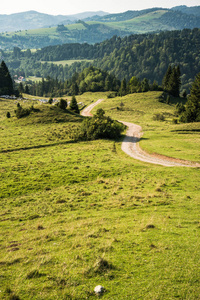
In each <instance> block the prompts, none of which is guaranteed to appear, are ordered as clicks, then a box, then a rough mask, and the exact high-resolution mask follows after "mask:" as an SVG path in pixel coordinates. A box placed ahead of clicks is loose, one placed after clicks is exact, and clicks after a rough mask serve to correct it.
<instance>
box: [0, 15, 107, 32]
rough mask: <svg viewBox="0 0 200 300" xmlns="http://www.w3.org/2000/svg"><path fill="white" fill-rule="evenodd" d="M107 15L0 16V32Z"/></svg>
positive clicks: (69, 22)
mask: <svg viewBox="0 0 200 300" xmlns="http://www.w3.org/2000/svg"><path fill="white" fill-rule="evenodd" d="M106 14H108V13H106V12H103V11H96V12H83V13H79V14H75V15H66V16H65V15H57V16H54V15H49V14H44V13H40V12H37V11H34V10H30V11H26V12H21V13H15V14H10V15H0V32H5V31H8V32H10V31H18V30H29V29H38V28H45V27H49V26H57V25H58V24H64V25H66V24H72V23H74V22H76V21H78V20H82V19H86V18H91V17H93V16H104V15H106Z"/></svg>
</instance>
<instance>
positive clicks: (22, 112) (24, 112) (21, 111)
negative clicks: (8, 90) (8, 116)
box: [15, 106, 31, 119]
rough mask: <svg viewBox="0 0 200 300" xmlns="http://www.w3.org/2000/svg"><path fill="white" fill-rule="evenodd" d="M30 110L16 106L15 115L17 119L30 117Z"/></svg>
mask: <svg viewBox="0 0 200 300" xmlns="http://www.w3.org/2000/svg"><path fill="white" fill-rule="evenodd" d="M30 112H31V110H30V109H28V108H22V107H21V106H17V109H16V110H15V114H16V117H17V119H20V118H23V117H26V116H28V115H30Z"/></svg>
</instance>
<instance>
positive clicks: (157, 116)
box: [153, 114, 165, 121]
mask: <svg viewBox="0 0 200 300" xmlns="http://www.w3.org/2000/svg"><path fill="white" fill-rule="evenodd" d="M153 120H154V121H164V120H165V116H164V115H163V114H155V115H154V116H153Z"/></svg>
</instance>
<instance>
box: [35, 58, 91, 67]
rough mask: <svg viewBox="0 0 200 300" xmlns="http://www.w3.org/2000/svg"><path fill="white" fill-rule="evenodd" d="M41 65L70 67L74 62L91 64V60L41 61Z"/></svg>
mask: <svg viewBox="0 0 200 300" xmlns="http://www.w3.org/2000/svg"><path fill="white" fill-rule="evenodd" d="M41 62H42V63H45V62H46V63H49V64H55V65H58V66H59V65H63V66H65V65H68V66H71V65H72V64H73V63H75V62H91V63H92V62H93V60H92V59H70V60H59V61H41Z"/></svg>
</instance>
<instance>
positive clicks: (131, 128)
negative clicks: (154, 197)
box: [81, 99, 200, 167]
mask: <svg viewBox="0 0 200 300" xmlns="http://www.w3.org/2000/svg"><path fill="white" fill-rule="evenodd" d="M102 101H103V99H99V100H97V101H96V102H94V103H92V104H90V105H89V106H87V107H86V108H84V109H83V111H82V113H81V114H82V115H83V116H92V114H91V110H92V109H93V108H94V107H95V106H96V105H98V104H99V103H100V102H102ZM119 122H121V123H123V124H125V125H126V126H127V131H126V136H125V138H124V140H123V142H122V146H121V149H122V150H123V151H124V152H125V153H126V154H128V155H129V156H131V157H133V158H134V159H137V160H140V161H143V162H147V163H151V164H157V165H162V166H165V167H200V164H198V163H194V162H190V161H185V160H181V159H176V158H172V157H166V156H163V155H160V154H149V153H147V152H145V151H143V150H142V149H141V148H140V146H139V141H140V138H141V136H142V127H141V126H139V125H136V124H133V123H128V122H124V121H119Z"/></svg>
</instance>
